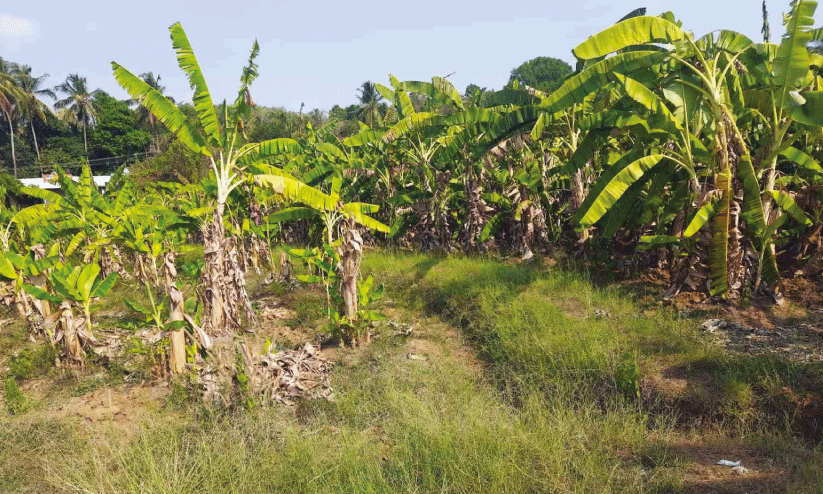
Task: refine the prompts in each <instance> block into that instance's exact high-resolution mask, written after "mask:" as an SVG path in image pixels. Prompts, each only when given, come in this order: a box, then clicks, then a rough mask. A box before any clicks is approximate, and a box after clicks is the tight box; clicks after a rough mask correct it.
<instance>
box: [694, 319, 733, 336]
mask: <svg viewBox="0 0 823 494" xmlns="http://www.w3.org/2000/svg"><path fill="white" fill-rule="evenodd" d="M728 325H729V323H727V322H726V321H724V320H722V319H707V320H705V321H703V324H701V327H702V328H703V331H708V332H709V333H714V332H715V331H717V330H718V329H723V328H725V327H726V326H728Z"/></svg>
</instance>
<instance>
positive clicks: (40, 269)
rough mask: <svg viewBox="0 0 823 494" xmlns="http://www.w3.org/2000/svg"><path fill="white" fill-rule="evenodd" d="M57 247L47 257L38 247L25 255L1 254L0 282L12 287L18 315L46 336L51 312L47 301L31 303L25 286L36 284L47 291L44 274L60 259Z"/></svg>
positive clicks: (35, 330)
mask: <svg viewBox="0 0 823 494" xmlns="http://www.w3.org/2000/svg"><path fill="white" fill-rule="evenodd" d="M56 247H57V245H54V246H53V247H52V249H51V252H49V255H48V256H44V255H41V253H40V252H37V251H40V250H43V249H42V246H39V245H38V246H33V247H32V248H31V249H28V252H27V253H26V254H24V255H21V254H17V253H15V252H0V279H3V280H5V281H7V282H9V283H11V284H12V286H13V289H12V293H13V296H14V304H15V307H16V309H17V312H18V314H19V315H20V317H21V318H23V319H25V320H26V321H27V322H28V324H29V327H30V328H31V329H32V330H33V331H34V332H35V333H40V334H46V333H47V330H46V327H45V321H44V319H45V318H46V317H48V316H49V315H50V314H51V309H50V307H49V305H48V301H45V300H36V301H30V300H29V296H28V294H27V292H26V291H25V290H24V286H25V284H26V283H34V284H35V286H37V287H38V288H40V289H45V288H46V286H45V285H46V283H45V281H46V280H45V279H43V278H44V275H45V274H46V273H47V272H48V271H49V269H51V268H52V267H53V266H54V265H55V264H57V263H58V262H59V260H60V259H59V256H58V255H57V249H56ZM44 253H45V252H42V254H44ZM32 302H34V303H32Z"/></svg>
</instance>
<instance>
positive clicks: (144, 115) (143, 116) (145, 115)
mask: <svg viewBox="0 0 823 494" xmlns="http://www.w3.org/2000/svg"><path fill="white" fill-rule="evenodd" d="M139 77H140V78H141V79H143V82H145V83H146V84H147V85H148V86H149V87H151V88H152V89H154V90H156V91H157V92H158V93H159V94H161V95H162V96H163V97H165V98H166V99H168V100H169V101H171V102H172V103H174V102H175V101H174V98H172V97H171V96H166V95H165V94H164V93H165V92H166V86H163V85H162V84H161V83H160V79H161V77H160V74H157V76H155V75H154V72H144V73H142V74H140V76H139ZM127 103H128V104H129V105H138V106H137V110H136V112H137V114H136V118H137V121H138V122H145V123H146V124H147V125H148V126H149V128H150V129H151V131H152V134H153V135H154V145H153V146H154V147H155V148H156V151H157V152H160V142H159V136H158V134H157V117H155V115H154V114H153V113H152V112H151V111H149V109H148V108H146V107H145V106H144V105H142V104H140V101H138V100H136V99H130V100H128V101H127Z"/></svg>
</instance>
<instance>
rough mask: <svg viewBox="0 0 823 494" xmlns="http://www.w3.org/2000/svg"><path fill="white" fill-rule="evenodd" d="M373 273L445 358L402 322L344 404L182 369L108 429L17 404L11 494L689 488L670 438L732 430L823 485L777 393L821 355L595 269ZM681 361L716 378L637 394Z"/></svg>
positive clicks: (7, 423) (796, 474)
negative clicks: (252, 406)
mask: <svg viewBox="0 0 823 494" xmlns="http://www.w3.org/2000/svg"><path fill="white" fill-rule="evenodd" d="M363 269H364V274H369V273H373V274H374V275H375V277H376V279H377V282H382V283H385V284H386V293H387V298H386V299H384V300H383V301H382V305H383V309H390V310H391V312H392V314H394V316H393V317H395V318H397V319H398V320H399V321H402V322H406V323H416V324H415V327H416V329H415V331H414V338H416V339H418V340H421V341H422V342H424V343H426V344H427V345H428V348H431V349H432V350H431V352H430V354H429V355H428V360H424V361H419V360H410V359H408V358H406V355H407V354H408V353H409V352H410V351H411V350H410V347H409V346H408V344H407V343H405V340H403V339H401V338H398V337H395V336H392V335H391V331H387V332H383V333H381V334H380V335H379V337H378V338H376V339H375V340H374V341H373V343H372V344H371V345H370V346H369V347H368V348H367V349H366V350H365V351H362V352H358V353H354V354H352V355H353V356H352V357H351V358H341V359H338V364H337V367H336V368H335V372H334V374H333V376H332V381H333V386H334V389H335V396H334V399H333V401H325V400H318V401H303V402H300V403H299V404H298V405H297V407H296V408H295V409H294V410H293V411H287V410H284V409H283V408H282V407H275V408H272V409H266V408H262V409H261V408H258V409H256V410H255V411H253V412H249V413H243V412H240V411H238V412H234V413H218V412H211V413H195V412H198V410H199V409H198V408H197V405H196V404H194V403H192V400H191V393H190V390H188V388H185V387H181V386H178V385H176V386H175V388H174V392H173V393H172V395H171V396H170V398H169V399H168V402H167V407H165V408H163V409H160V410H159V411H157V412H156V413H155V415H154V416H153V417H152V418H151V419H149V420H148V421H147V422H146V423H144V424H142V426H141V427H140V429H139V430H138V431H136V432H134V433H132V434H126V435H124V434H122V432H121V431H113V432H111V433H109V434H103V437H102V438H101V437H98V436H95V437H96V439H95V440H90V436H89V435H88V434H87V433H84V432H82V430H80V431H77V430H75V429H72V428H70V427H63V422H60V423H57V424H55V423H52V422H49V421H39V422H38V421H36V420H34V419H32V420H29V421H23V420H21V419H20V418H16V417H10V418H3V417H0V444H3V445H4V448H2V449H0V491H3V492H34V491H27V490H26V489H28V487H27V484H25V483H24V482H23V481H22V480H21V479H22V478H24V477H23V476H22V475H21V473H20V470H25V469H30V470H31V471H33V472H35V473H34V474H33V478H36V482H34V485H37V486H39V487H41V490H42V491H45V492H71V493H101V494H102V493H144V492H151V493H155V492H156V493H184V494H185V493H197V494H210V493H221V494H222V493H234V494H244V493H257V492H290V493H291V492H306V493H314V492H318V493H326V492H328V493H338V492H339V493H343V492H358V493H360V492H363V493H384V492H385V493H396V492H421V493H422V492H426V493H428V492H432V493H434V492H437V493H473V492H484V493H540V492H552V493H554V492H579V493H604V494H605V493H618V492H620V493H664V492H667V493H668V492H683V490H684V489H685V488H686V486H685V485H684V484H683V480H682V479H683V477H684V473H685V472H686V471H687V469H688V468H689V467H688V466H687V465H688V462H689V461H690V460H689V458H687V457H684V456H682V455H681V454H679V453H677V452H675V451H673V450H672V449H671V447H670V444H671V443H672V442H673V441H675V440H676V439H677V440H684V438H686V439H688V440H690V441H693V442H695V443H697V444H699V443H700V442H701V441H703V440H704V438H708V437H709V435H718V434H719V435H721V436H723V437H725V438H727V439H729V440H732V441H735V444H739V445H742V446H747V447H757V448H760V449H762V450H764V451H768V452H769V454H770V455H771V456H773V457H774V458H775V459H776V461H778V462H781V464H782V465H785V467H786V473H785V475H787V479H788V480H787V485H788V488H790V492H821V488H820V486H821V485H823V477H822V476H821V474H820V473H819V472H820V471H823V453H821V452H820V450H819V448H817V449H815V448H814V447H812V446H810V445H808V444H805V443H802V442H799V441H797V440H796V439H795V438H794V436H793V429H792V427H793V423H792V422H791V420H792V419H791V400H790V399H789V398H786V397H785V396H784V397H783V398H780V396H783V395H781V394H780V393H781V392H782V393H784V395H785V391H784V388H786V387H789V388H791V389H796V390H800V389H802V390H813V389H814V386H818V385H819V383H820V381H819V376H820V374H819V369H818V368H816V367H814V366H808V365H803V364H792V363H788V362H786V361H785V360H782V359H780V358H777V357H757V358H753V357H740V356H731V355H728V354H724V353H723V352H722V351H720V350H718V349H717V348H716V347H714V346H711V345H709V344H707V343H705V342H704V341H703V340H702V338H701V336H700V334H699V332H698V331H697V329H696V328H697V326H698V324H699V321H695V320H691V319H683V318H681V317H678V316H677V315H676V314H674V313H670V312H665V311H657V312H655V313H650V314H646V315H643V314H641V310H640V309H639V307H640V306H639V304H638V303H637V302H636V301H635V300H633V298H632V297H631V296H630V295H628V294H626V293H624V292H622V291H621V290H619V289H597V288H594V287H593V286H592V285H591V283H589V282H588V280H587V279H586V278H585V277H584V276H583V275H581V274H579V273H574V272H569V271H564V270H554V269H549V268H544V267H541V266H539V265H531V266H520V265H509V264H505V263H501V262H499V261H493V260H486V259H474V258H461V257H451V258H438V257H431V256H425V255H402V254H393V253H388V252H373V251H368V252H367V253H366V258H365V260H364V264H363ZM261 290H263V289H262V288H261ZM307 294H308V295H307ZM315 295H316V293H313V292H311V291H310V290H299V291H297V292H294V293H290V294H288V295H287V296H285V298H284V300H286V301H287V303H288V305H289V306H290V307H291V308H292V309H293V310H295V311H296V312H297V314H298V316H297V318H299V319H300V323H299V324H309V323H312V322H314V321H316V316H317V315H316V314H315V312H314V311H315V309H316V307H317V306H318V304H319V302H321V301H320V300H316V298H317V297H316V296H315ZM392 307H393V308H392ZM295 323H297V321H295ZM449 326H452V327H456V328H458V329H459V330H460V337H459V339H458V338H457V337H454V336H450V334H451V332H450V327H449ZM460 341H464V342H465V343H466V344H468V345H469V346H470V347H471V348H472V349H473V352H474V354H473V355H474V357H475V358H476V359H478V360H475V361H472V360H470V359H467V358H466V357H465V355H463V353H462V350H461V348H460ZM341 351H345V352H350V351H348V350H341ZM415 351H417V350H415ZM627 352H628V353H629V354H630V356H629V357H625V355H626V353H627ZM635 364H637V366H636V367H635ZM673 368H674V369H680V370H682V371H683V373H684V375H686V376H697V375H699V376H703V377H704V378H705V380H706V383H705V384H706V386H707V387H705V388H701V387H699V386H696V387H694V388H693V389H692V391H690V393H692V395H688V394H687V395H684V396H683V397H681V398H680V399H681V400H682V402H664V403H657V402H649V403H647V402H646V401H644V400H646V398H644V400H637V399H636V398H635V397H634V394H633V388H632V384H631V383H633V382H634V381H635V380H637V379H638V378H639V379H640V382H641V384H642V385H643V386H646V384H647V380H648V379H649V378H650V377H654V376H658V377H659V376H660V375H662V374H663V373H664V372H665V371H667V370H670V369H673ZM638 372H639V376H638ZM627 383H629V384H627ZM818 389H819V388H818ZM689 400H691V401H695V402H697V404H698V408H699V407H703V408H700V410H699V413H701V414H704V415H705V416H706V417H710V418H712V419H713V420H717V422H716V423H715V426H713V427H712V428H710V430H704V429H701V428H700V427H699V426H697V425H695V423H692V422H690V420H691V418H692V417H691V416H689V415H688V414H684V413H683V409H680V408H677V407H679V406H680V405H685V404H686V402H688V401H689ZM780 400H783V401H780ZM184 412H188V413H184ZM201 412H202V411H201ZM181 417H182V418H181ZM718 417H719V418H718ZM766 418H768V419H769V420H766ZM763 425H767V426H768V427H761V426H763ZM32 430H33V431H35V433H33V434H32V433H30V431H32ZM96 434H100V432H99V431H98V432H96ZM43 435H48V438H46V439H43ZM32 436H34V437H35V438H40V440H41V441H42V443H43V445H45V446H43V445H41V444H39V443H36V442H35V440H33V439H32ZM55 443H56V445H55ZM48 445H53V448H51V449H49V448H48V447H46V446H48ZM67 445H68V446H67ZM69 446H71V447H72V448H73V449H71V451H72V454H70V455H67V454H65V451H66V448H67V447H69ZM692 461H693V460H692Z"/></svg>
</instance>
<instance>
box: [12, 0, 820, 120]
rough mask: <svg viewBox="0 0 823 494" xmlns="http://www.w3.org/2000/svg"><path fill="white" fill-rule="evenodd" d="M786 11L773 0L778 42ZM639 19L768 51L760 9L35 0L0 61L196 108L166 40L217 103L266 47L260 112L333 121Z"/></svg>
mask: <svg viewBox="0 0 823 494" xmlns="http://www.w3.org/2000/svg"><path fill="white" fill-rule="evenodd" d="M788 4H789V1H788V0H783V1H776V0H767V6H768V9H769V14H770V15H769V17H770V21H771V28H772V42H776V41H777V42H779V37H780V35H781V34H782V33H783V27H782V25H781V14H782V12H783V11H785V10H787V9H788ZM638 7H647V8H648V14H650V15H658V14H659V13H661V12H664V11H667V10H671V11H673V12H674V14H675V15H676V16H677V17H678V18H679V19H680V20H682V21H683V27H684V28H685V29H687V30H691V31H692V32H694V33H695V34H696V35H697V36H702V35H703V34H705V33H707V32H709V31H712V30H716V29H721V28H723V29H731V30H735V31H739V32H742V33H743V34H746V35H748V36H749V37H751V38H752V39H755V40H761V39H762V36H761V34H760V27H761V3H760V0H691V1H671V0H646V1H645V2H643V1H642V0H640V1H638V0H632V1H625V0H614V1H608V0H577V1H563V2H558V1H555V0H552V1H542V2H541V1H534V0H519V1H516V2H515V1H504V2H501V1H497V2H491V1H487V0H479V1H475V2H449V1H447V0H439V1H437V0H418V1H416V2H398V1H393V2H380V1H373V0H370V1H361V2H354V1H327V0H315V1H312V2H300V1H294V0H275V1H259V0H258V1H256V0H230V1H214V0H199V1H192V0H186V1H173V0H165V1H162V0H161V1H159V0H141V1H140V2H127V3H126V2H121V1H118V0H92V1H82V0H77V1H62V0H61V1H54V0H34V1H31V2H14V3H6V5H5V6H4V7H0V56H2V57H3V58H6V59H9V60H13V61H16V62H19V63H27V64H29V65H31V66H32V67H33V69H34V73H35V74H40V73H43V72H48V73H50V74H51V78H50V79H49V81H48V82H49V85H55V84H57V83H59V82H61V81H62V80H63V79H65V77H66V75H68V74H69V73H71V72H79V73H80V74H81V75H84V76H86V77H87V78H88V80H89V84H90V85H91V87H92V88H101V89H103V90H105V91H108V92H109V93H111V94H112V95H114V96H115V97H118V98H125V97H126V94H125V92H124V91H123V90H122V89H120V87H119V86H118V85H117V82H116V81H115V80H114V77H113V76H112V74H111V66H110V62H111V61H112V60H115V61H117V62H119V63H121V64H122V65H124V66H125V67H126V68H128V69H129V70H131V71H132V72H134V73H135V74H139V73H142V72H147V71H154V72H155V74H157V73H159V74H160V75H161V76H162V82H163V83H164V84H165V86H166V87H167V93H168V94H170V95H172V96H173V97H175V98H177V99H178V100H186V101H190V99H191V92H190V90H189V89H188V84H187V82H186V80H185V77H184V76H183V74H182V72H181V71H180V70H179V69H178V68H177V65H176V60H175V57H174V52H173V51H172V48H171V41H170V40H169V36H168V27H169V26H170V25H171V24H172V23H173V22H175V21H180V22H181V23H182V25H183V28H184V29H185V30H186V33H187V34H188V37H189V40H190V41H191V43H192V46H193V47H194V51H195V54H196V55H197V58H198V61H199V62H200V66H201V67H202V69H203V71H204V73H205V76H206V80H207V82H208V83H209V88H210V90H211V92H212V95H213V97H214V100H215V102H217V101H222V99H223V98H228V99H230V100H231V99H233V98H234V97H235V96H236V91H237V86H238V79H239V76H240V70H241V68H242V66H243V65H244V64H245V61H246V59H247V57H248V53H249V50H250V48H251V43H252V41H253V39H254V38H257V39H258V40H259V42H260V50H261V53H260V57H259V58H258V63H259V65H260V77H259V78H258V79H257V81H256V82H255V84H254V86H253V87H252V96H253V98H254V100H255V101H256V102H257V103H258V104H262V105H266V106H283V107H286V108H288V109H290V110H297V109H299V107H300V103H301V102H305V104H306V111H309V110H311V109H312V108H321V109H324V110H328V109H329V108H330V107H331V106H332V105H334V104H336V103H337V104H340V105H346V104H351V103H354V102H355V99H356V89H357V87H358V86H359V85H360V84H361V83H362V82H363V81H365V80H367V79H368V80H372V81H376V82H380V83H383V84H386V85H388V76H389V73H392V74H394V75H395V76H397V77H398V78H399V79H400V80H429V79H430V78H431V77H432V76H434V75H440V76H444V75H447V74H449V73H451V72H455V74H454V75H452V76H451V77H449V80H451V81H452V83H453V84H454V85H455V86H456V87H457V88H458V90H459V91H460V92H461V93H462V92H463V90H464V89H465V87H466V85H467V84H469V83H475V84H478V85H480V86H485V87H489V88H495V89H499V88H500V87H502V86H503V85H504V84H505V83H506V81H507V80H508V75H509V72H510V71H511V69H512V68H514V67H516V66H517V65H519V64H520V63H522V62H524V61H526V60H529V59H531V58H534V57H537V56H551V57H556V58H560V59H563V60H565V61H567V62H569V63H570V64H572V65H574V64H573V57H572V55H571V49H572V48H573V47H574V46H575V45H577V44H578V43H580V42H581V41H583V40H585V39H586V38H587V37H588V36H590V35H591V34H593V33H595V32H597V31H598V30H600V29H602V28H604V27H606V26H608V25H610V24H612V23H614V22H615V21H616V20H618V19H619V18H620V17H622V16H623V15H625V14H626V13H628V12H630V11H632V10H634V9H635V8H638ZM817 17H818V18H820V16H819V15H818V16H817Z"/></svg>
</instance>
